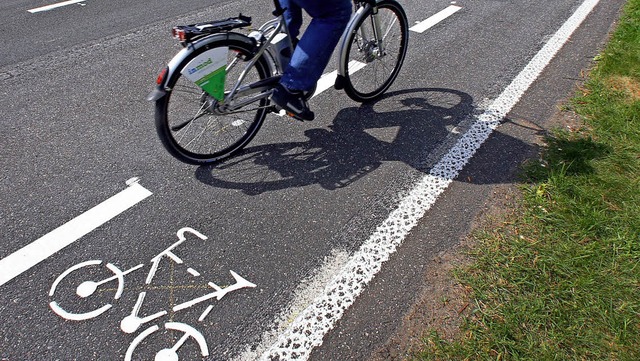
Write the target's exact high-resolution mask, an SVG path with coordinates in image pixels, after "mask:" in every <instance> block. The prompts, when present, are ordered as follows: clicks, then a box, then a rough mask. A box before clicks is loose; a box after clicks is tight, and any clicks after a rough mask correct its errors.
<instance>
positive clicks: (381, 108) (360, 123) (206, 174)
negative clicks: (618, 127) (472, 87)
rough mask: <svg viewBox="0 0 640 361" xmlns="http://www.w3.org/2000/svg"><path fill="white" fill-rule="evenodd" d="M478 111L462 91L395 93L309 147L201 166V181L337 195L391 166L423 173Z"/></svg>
mask: <svg viewBox="0 0 640 361" xmlns="http://www.w3.org/2000/svg"><path fill="white" fill-rule="evenodd" d="M473 111H474V108H473V102H472V98H471V96H469V95H468V94H466V93H463V92H460V91H456V90H451V89H441V88H422V89H410V90H403V91H397V92H390V93H388V94H387V95H386V96H385V97H384V98H382V99H381V100H379V101H378V102H375V103H371V104H362V105H361V106H359V107H351V108H346V109H342V110H341V111H340V112H339V113H338V114H337V116H336V117H335V119H334V121H333V123H332V124H331V125H329V126H328V127H326V128H314V129H309V130H307V131H305V133H304V135H305V136H306V137H307V138H308V140H307V141H302V142H285V143H278V144H265V145H257V146H249V147H247V148H245V149H244V150H243V151H242V152H240V153H239V154H238V155H235V156H233V157H231V158H230V159H228V160H226V161H225V162H223V163H221V164H218V165H215V166H206V167H205V166H203V167H199V168H198V169H197V170H196V178H197V179H198V180H200V181H201V182H203V183H205V184H208V185H211V186H215V187H220V188H229V189H238V190H241V191H242V192H244V193H245V194H248V195H257V194H261V193H264V192H270V191H276V190H281V189H286V188H293V187H303V186H307V185H312V184H318V185H320V186H321V187H323V188H325V189H328V190H335V189H338V188H342V187H346V186H348V185H350V184H352V183H354V182H356V181H358V180H359V179H361V178H362V177H364V176H365V175H367V174H369V173H370V172H372V171H374V170H376V169H378V168H379V167H380V166H381V165H382V164H383V163H384V162H393V161H397V162H403V163H405V164H407V165H410V166H412V167H414V168H416V169H421V167H423V162H424V159H425V158H426V156H427V155H428V154H429V153H430V152H431V151H433V150H434V148H435V147H436V146H437V145H438V144H439V143H441V142H442V141H443V139H445V138H446V137H447V136H448V135H449V134H450V132H451V130H452V129H453V128H454V127H455V126H456V125H458V123H460V121H461V120H463V119H465V118H469V116H470V114H472V113H473Z"/></svg>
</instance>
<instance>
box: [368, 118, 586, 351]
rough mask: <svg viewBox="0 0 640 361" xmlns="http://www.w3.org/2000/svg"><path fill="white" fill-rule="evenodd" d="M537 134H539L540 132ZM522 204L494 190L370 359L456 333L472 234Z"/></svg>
mask: <svg viewBox="0 0 640 361" xmlns="http://www.w3.org/2000/svg"><path fill="white" fill-rule="evenodd" d="M558 109H559V110H558V111H557V112H556V114H555V115H554V116H553V117H552V118H551V119H549V120H548V121H547V122H546V123H545V128H547V129H566V130H568V131H578V130H579V129H580V128H581V127H582V126H583V124H582V122H581V121H580V120H579V118H578V116H577V115H575V113H573V112H571V111H568V110H560V109H561V107H558ZM540 130H541V129H540ZM536 134H537V135H535V136H534V137H535V139H532V140H531V141H532V142H534V143H536V144H538V145H543V144H544V138H543V137H544V134H545V132H544V131H541V132H537V133H536ZM521 200H522V193H521V190H520V189H518V185H517V184H514V183H511V184H499V185H495V186H494V188H493V192H492V194H491V196H490V197H489V198H488V199H487V200H486V201H485V204H484V206H483V209H482V210H481V211H480V213H479V214H478V216H477V217H476V219H474V221H473V224H472V230H471V232H469V235H468V236H466V237H465V238H464V239H462V240H461V241H460V244H459V245H458V246H457V247H456V248H453V249H451V250H449V251H447V252H443V253H441V254H439V255H438V256H437V257H435V258H434V259H432V260H431V264H430V265H428V268H427V271H426V272H425V273H424V275H423V276H422V277H423V279H424V280H425V281H424V284H425V288H424V290H423V291H422V294H421V296H420V298H419V300H418V301H417V302H416V303H415V304H414V305H413V307H412V308H411V310H410V311H409V312H408V313H407V314H406V315H405V316H404V317H403V319H402V322H401V326H400V327H399V328H398V331H397V332H396V334H395V335H394V336H393V337H391V338H390V339H389V340H388V341H387V343H386V344H385V345H384V346H383V347H381V348H380V349H379V350H377V351H376V352H374V353H373V355H372V357H371V359H370V360H372V361H383V360H384V361H388V360H406V359H412V358H413V357H412V356H415V353H416V352H418V351H420V350H421V349H424V348H425V345H424V342H425V341H424V340H425V336H428V335H429V333H430V332H433V331H435V332H437V333H438V335H439V337H440V338H442V339H443V340H448V341H451V340H453V339H454V338H456V336H458V335H459V333H460V326H461V323H462V322H463V320H464V318H465V317H466V316H468V315H469V314H470V312H471V311H472V310H473V306H472V304H471V303H472V302H473V301H472V300H471V298H470V290H469V289H467V288H466V287H465V286H464V285H462V284H460V283H458V282H457V281H456V279H455V278H454V276H453V270H454V269H456V268H460V267H464V266H465V265H468V264H469V262H471V259H470V258H469V257H468V256H467V254H468V252H467V251H468V250H469V249H470V248H471V247H473V245H474V238H473V234H476V233H477V232H478V231H480V230H482V229H492V228H496V227H498V226H500V225H502V224H503V222H504V221H505V219H506V218H507V217H508V215H509V214H513V212H518V207H519V205H520V203H521Z"/></svg>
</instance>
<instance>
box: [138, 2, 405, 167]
mask: <svg viewBox="0 0 640 361" xmlns="http://www.w3.org/2000/svg"><path fill="white" fill-rule="evenodd" d="M274 6H275V11H274V12H273V13H272V14H273V15H274V16H275V18H274V19H272V20H269V21H267V22H266V23H264V24H263V25H262V26H261V27H260V28H259V29H258V30H254V31H251V32H250V33H248V34H246V35H245V34H241V33H239V32H237V31H234V30H236V29H244V28H247V27H249V26H251V18H250V17H247V16H243V15H242V14H240V15H239V16H238V17H233V18H228V19H225V20H218V21H212V22H204V23H198V24H192V25H186V26H176V27H174V28H173V29H172V35H173V37H174V38H175V39H177V40H178V41H180V43H181V45H182V46H183V49H182V50H181V51H180V52H179V53H178V54H176V55H175V56H174V57H173V59H172V60H171V61H170V62H169V64H168V65H167V66H166V67H165V68H164V69H163V70H162V71H161V72H160V74H159V75H158V78H157V80H156V84H157V85H156V88H155V89H154V91H153V92H152V93H151V94H149V96H148V97H147V99H148V100H150V101H155V124H156V130H157V133H158V136H159V137H160V140H161V142H162V144H163V145H164V147H165V148H166V149H167V151H168V152H169V153H170V154H171V155H173V156H174V157H175V158H177V159H179V160H180V161H183V162H185V163H189V164H195V165H207V164H213V163H216V162H219V161H221V160H223V159H225V158H227V157H229V156H231V155H233V154H234V153H237V152H238V151H240V150H241V149H243V148H244V147H245V146H246V145H247V144H248V143H249V142H250V141H251V140H252V139H253V137H254V136H255V135H256V134H257V132H258V130H259V129H260V127H261V126H262V123H263V121H264V119H265V117H266V115H267V114H268V113H270V112H275V113H277V112H279V110H278V109H276V107H275V106H273V105H271V104H270V101H269V98H270V96H271V94H272V92H273V87H274V86H275V85H276V84H277V83H278V81H279V80H280V77H281V75H282V73H283V68H284V67H285V66H286V65H287V64H288V61H289V57H290V56H291V52H292V49H293V42H292V39H291V37H290V36H289V29H288V27H287V24H286V22H285V21H284V17H283V13H284V11H285V10H286V9H283V8H282V7H281V6H280V3H279V2H278V0H274ZM354 7H355V9H354V12H353V14H352V17H351V19H350V21H349V23H348V25H347V27H346V29H345V31H344V33H343V34H342V38H341V40H340V42H339V43H338V69H337V73H338V75H337V78H336V81H335V84H334V87H335V88H336V89H344V91H345V93H346V94H347V95H348V96H349V97H350V98H351V99H353V100H354V101H357V102H369V101H374V100H376V99H378V98H380V97H381V96H382V95H383V94H384V92H385V91H386V90H387V89H389V87H390V86H391V84H392V83H393V81H394V80H395V79H396V77H397V76H398V73H399V71H400V68H401V67H402V64H403V62H404V58H405V55H406V51H407V42H408V33H409V30H408V20H407V16H406V14H405V12H404V9H403V8H402V6H401V5H400V4H399V3H398V2H397V1H396V0H354ZM314 91H315V89H314V90H311V91H308V92H307V93H306V94H305V96H306V97H307V98H311V97H312V96H313V93H314Z"/></svg>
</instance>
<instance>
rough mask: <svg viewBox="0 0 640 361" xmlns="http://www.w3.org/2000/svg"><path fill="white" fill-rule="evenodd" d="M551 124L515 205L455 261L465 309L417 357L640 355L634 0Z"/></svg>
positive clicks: (637, 7) (639, 93)
mask: <svg viewBox="0 0 640 361" xmlns="http://www.w3.org/2000/svg"><path fill="white" fill-rule="evenodd" d="M596 60H597V65H596V68H595V69H594V70H593V71H592V72H591V73H590V75H589V80H588V81H587V83H586V84H585V85H584V88H582V89H581V90H582V93H583V94H581V95H579V96H577V97H576V98H575V99H574V100H573V101H572V102H571V104H570V105H569V107H570V108H571V110H572V111H575V112H576V113H577V114H579V115H580V116H581V117H582V119H583V120H584V124H585V126H584V127H583V128H582V129H578V130H558V131H554V132H552V133H551V134H550V135H549V136H548V139H547V146H546V147H545V151H544V153H543V155H542V157H541V159H539V160H535V161H532V162H530V163H529V164H527V165H526V166H525V169H524V173H525V174H526V178H527V182H525V183H526V184H525V185H524V186H523V191H522V192H523V201H522V206H521V207H519V209H518V210H517V211H516V212H513V213H512V214H510V215H506V216H505V219H504V220H503V222H502V223H501V224H502V225H501V226H500V227H498V228H496V229H489V230H483V231H481V232H479V234H477V235H476V240H475V241H474V246H473V249H472V250H471V252H470V255H471V258H472V263H473V264H472V265H471V266H466V267H465V268H464V269H459V270H457V271H456V277H457V279H458V280H459V281H460V282H461V283H462V284H463V285H465V286H467V288H468V289H471V290H472V291H471V295H470V296H471V300H472V301H471V303H472V305H473V307H472V308H473V311H472V312H471V314H470V315H469V316H468V317H467V318H466V321H465V322H464V324H463V325H462V328H461V332H460V334H459V336H458V338H457V339H456V340H453V341H445V340H443V339H442V338H441V337H439V335H438V334H437V333H436V332H435V331H433V332H432V333H431V334H430V335H428V336H427V337H426V338H425V339H424V342H425V345H424V351H423V352H421V353H419V354H416V355H415V358H416V359H424V360H467V359H469V360H482V359H487V360H640V0H629V1H628V3H627V5H626V6H625V12H624V15H623V17H622V19H621V20H620V23H619V26H618V29H617V31H616V32H615V34H614V35H613V37H612V39H611V40H610V42H609V44H608V46H607V48H606V50H605V51H604V52H603V53H602V54H601V55H600V56H599V57H598V59H596Z"/></svg>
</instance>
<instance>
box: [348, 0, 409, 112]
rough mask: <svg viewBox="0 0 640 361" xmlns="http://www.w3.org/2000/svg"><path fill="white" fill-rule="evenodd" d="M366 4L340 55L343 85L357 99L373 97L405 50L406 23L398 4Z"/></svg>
mask: <svg viewBox="0 0 640 361" xmlns="http://www.w3.org/2000/svg"><path fill="white" fill-rule="evenodd" d="M376 8H377V13H375V12H374V11H373V8H370V9H369V10H368V11H367V12H366V13H365V14H364V15H363V16H361V17H360V19H359V20H358V21H357V23H356V25H355V26H354V27H353V30H352V31H351V32H350V34H349V35H348V38H347V41H346V56H345V57H343V58H342V61H344V62H345V64H343V69H345V71H344V74H343V75H344V80H345V83H344V88H345V92H346V93H347V95H348V96H349V97H350V98H351V99H353V100H355V101H358V102H367V101H372V100H376V99H378V98H379V97H381V96H382V94H384V92H385V91H387V89H389V87H390V86H391V84H392V83H393V81H394V80H395V79H396V77H397V76H398V72H399V71H400V68H401V67H402V63H403V62H404V57H405V55H406V53H407V41H408V38H409V27H408V24H407V16H406V14H405V12H404V10H403V9H402V6H400V4H398V3H397V2H396V1H393V0H383V1H381V2H379V3H378V4H377V5H376Z"/></svg>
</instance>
